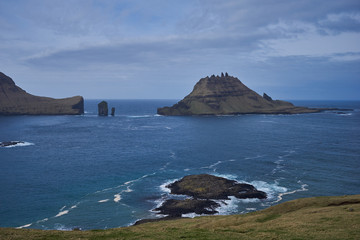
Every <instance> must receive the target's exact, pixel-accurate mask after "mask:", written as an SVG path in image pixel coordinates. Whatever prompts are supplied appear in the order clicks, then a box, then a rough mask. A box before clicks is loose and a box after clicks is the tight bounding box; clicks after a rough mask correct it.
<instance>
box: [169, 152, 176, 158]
mask: <svg viewBox="0 0 360 240" xmlns="http://www.w3.org/2000/svg"><path fill="white" fill-rule="evenodd" d="M170 154H171V155H170V157H171V158H173V159H174V158H175V157H176V154H175V153H174V152H173V151H170Z"/></svg>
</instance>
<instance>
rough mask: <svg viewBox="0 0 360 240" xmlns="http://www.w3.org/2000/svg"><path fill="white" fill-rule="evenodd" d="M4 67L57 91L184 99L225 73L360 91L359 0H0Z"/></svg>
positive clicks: (277, 83) (23, 81)
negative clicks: (202, 80) (208, 79)
mask: <svg viewBox="0 0 360 240" xmlns="http://www.w3.org/2000/svg"><path fill="white" fill-rule="evenodd" d="M0 32H1V34H0V71H1V72H3V73H5V74H7V75H8V76H10V77H12V78H13V79H14V81H15V82H16V83H17V85H19V86H20V87H22V88H23V89H25V90H26V91H27V92H30V93H33V94H35V95H42V96H44V95H45V96H51V97H57V98H58V97H67V96H73V95H82V96H84V97H85V98H97V99H99V98H101V99H104V98H107V99H110V98H115V99H180V98H183V97H184V96H185V95H187V94H188V93H189V92H190V91H191V90H192V88H193V86H194V84H195V83H196V82H197V81H198V80H199V79H200V78H202V77H205V76H207V75H212V74H215V75H216V74H220V73H221V72H228V73H229V74H230V75H233V76H236V77H238V78H239V79H240V80H241V81H242V82H243V83H244V84H246V85H247V86H248V87H250V88H252V89H253V90H255V91H257V92H258V93H260V94H262V93H263V92H266V93H268V94H269V95H270V96H272V97H273V98H276V99H288V100H291V99H337V100H339V99H360V94H359V93H360V1H359V0H326V1H323V0H320V1H319V0H142V1H140V0H117V1H115V0H113V1H112V0H98V1H96V0H93V1H91V0H66V1H56V0H53V1H52V0H1V1H0Z"/></svg>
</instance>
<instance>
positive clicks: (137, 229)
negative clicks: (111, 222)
mask: <svg viewBox="0 0 360 240" xmlns="http://www.w3.org/2000/svg"><path fill="white" fill-rule="evenodd" d="M0 239H1V240H3V239H4V240H7V239H30V240H31V239H286V240H287V239H293V240H295V239H296V240H300V239H339V240H340V239H360V195H352V196H341V197H316V198H305V199H298V200H294V201H290V202H286V203H282V204H279V205H276V206H273V207H270V208H268V209H265V210H262V211H258V212H253V213H249V214H245V215H230V216H206V217H198V218H194V219H179V220H171V221H162V222H152V223H146V224H141V225H138V226H132V227H124V228H116V229H109V230H89V231H55V230H50V231H49V230H48V231H43V230H35V229H12V228H0Z"/></svg>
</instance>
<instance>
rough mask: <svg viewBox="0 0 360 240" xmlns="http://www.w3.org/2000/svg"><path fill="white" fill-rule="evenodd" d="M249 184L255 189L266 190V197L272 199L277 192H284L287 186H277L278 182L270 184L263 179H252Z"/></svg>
mask: <svg viewBox="0 0 360 240" xmlns="http://www.w3.org/2000/svg"><path fill="white" fill-rule="evenodd" d="M250 184H251V185H253V186H254V187H255V188H256V189H257V190H260V191H263V192H266V194H267V197H268V199H274V198H275V196H277V194H278V193H284V192H286V191H287V188H286V187H281V186H279V185H278V182H275V183H273V184H270V183H267V182H264V181H252V182H250Z"/></svg>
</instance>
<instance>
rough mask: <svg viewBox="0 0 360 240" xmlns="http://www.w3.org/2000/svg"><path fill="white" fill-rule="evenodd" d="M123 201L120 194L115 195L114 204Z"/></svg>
mask: <svg viewBox="0 0 360 240" xmlns="http://www.w3.org/2000/svg"><path fill="white" fill-rule="evenodd" d="M120 200H121V195H120V194H115V195H114V202H120Z"/></svg>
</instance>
